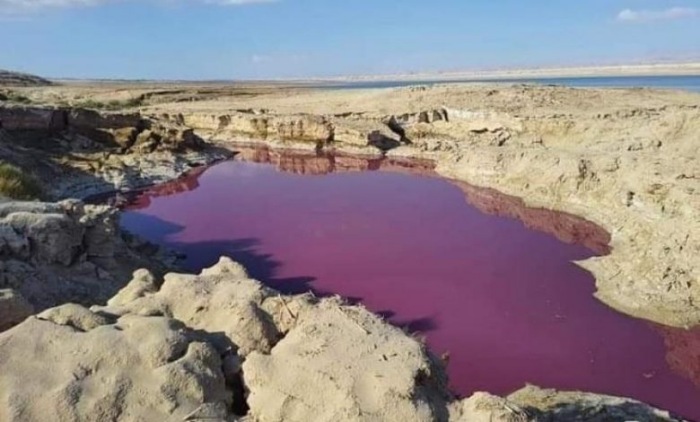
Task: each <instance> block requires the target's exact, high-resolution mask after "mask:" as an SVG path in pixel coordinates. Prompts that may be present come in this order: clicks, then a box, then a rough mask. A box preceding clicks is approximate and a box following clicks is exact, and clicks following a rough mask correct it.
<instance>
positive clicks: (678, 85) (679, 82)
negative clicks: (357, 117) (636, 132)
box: [324, 75, 700, 92]
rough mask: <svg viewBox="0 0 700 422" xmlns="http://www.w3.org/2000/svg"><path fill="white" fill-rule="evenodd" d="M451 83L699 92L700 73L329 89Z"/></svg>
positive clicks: (353, 85)
mask: <svg viewBox="0 0 700 422" xmlns="http://www.w3.org/2000/svg"><path fill="white" fill-rule="evenodd" d="M452 83H511V84H522V83H526V84H538V85H559V86H569V87H575V88H657V89H675V90H683V91H693V92H700V75H691V76H676V75H669V76H589V77H575V78H506V79H478V80H477V79H459V80H437V79H435V80H422V81H368V82H349V83H341V84H331V85H328V86H324V87H325V88H329V89H372V88H398V87H404V86H412V85H436V84H452Z"/></svg>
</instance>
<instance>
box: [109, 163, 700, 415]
mask: <svg viewBox="0 0 700 422" xmlns="http://www.w3.org/2000/svg"><path fill="white" fill-rule="evenodd" d="M248 158H253V159H255V160H256V161H275V163H276V164H277V167H280V168H283V169H286V170H292V171H295V172H298V173H327V172H332V171H336V173H332V174H326V175H316V176H310V175H300V174H292V173H289V172H283V171H279V169H278V168H276V167H275V166H272V165H269V164H258V163H250V162H240V161H237V162H224V163H221V164H218V165H216V166H213V167H211V168H210V169H208V170H206V171H204V172H202V171H199V172H197V173H196V174H192V175H190V177H188V178H186V179H183V180H182V181H179V182H177V183H173V184H169V185H166V186H164V187H161V188H156V189H154V190H151V191H149V192H146V193H145V194H143V195H142V196H141V197H139V198H137V200H136V201H135V202H134V203H133V205H132V206H131V209H130V210H129V211H127V212H126V213H125V215H124V217H123V226H124V227H126V228H127V229H129V230H131V231H133V232H136V233H139V234H141V235H143V236H145V237H146V238H149V239H150V240H152V241H155V242H157V243H161V244H165V245H168V246H171V247H173V248H175V249H177V250H179V251H182V252H184V253H185V254H187V260H186V266H187V267H188V269H190V270H193V271H198V270H199V269H201V268H203V267H207V266H209V265H211V264H213V263H215V262H216V261H217V260H218V257H219V256H221V255H228V256H231V257H233V258H234V259H236V260H238V261H239V262H241V263H243V264H244V265H246V267H247V268H248V269H249V272H250V273H251V275H252V276H254V277H255V278H257V279H259V280H262V281H264V282H266V283H267V284H269V285H271V286H273V287H275V288H277V289H280V290H282V291H285V292H292V293H296V292H305V291H307V290H310V289H311V290H314V291H315V292H316V293H318V294H339V295H342V296H345V297H348V298H352V299H353V300H358V301H361V302H362V303H364V304H365V305H366V306H367V307H368V308H369V309H371V310H373V311H375V312H380V313H382V314H384V315H386V316H388V317H389V319H390V320H391V321H392V322H393V323H394V324H397V325H400V326H407V327H408V328H409V329H410V330H413V331H418V332H421V333H423V334H424V335H425V337H426V338H427V342H428V344H429V346H430V347H431V349H432V351H433V352H434V353H435V354H437V355H441V354H443V353H444V352H449V366H448V373H449V376H450V379H451V385H452V388H453V389H454V391H456V392H457V393H459V394H461V395H465V396H466V395H469V394H471V393H472V392H474V391H489V392H492V393H496V394H508V393H510V392H513V391H514V390H516V389H519V388H521V387H523V386H524V385H525V384H526V383H533V384H537V385H541V386H546V387H552V388H559V389H575V390H587V391H595V392H599V393H607V394H612V395H621V396H628V397H633V398H636V399H639V400H642V401H645V402H648V403H651V404H654V405H656V406H659V407H662V408H666V409H669V410H672V411H674V412H676V413H678V414H680V415H682V416H684V417H686V418H692V419H697V420H700V389H698V387H697V385H700V332H699V331H697V330H696V331H683V330H675V329H668V328H662V327H657V326H652V325H651V324H649V323H647V322H644V321H640V320H635V319H631V318H628V317H626V316H623V315H621V314H618V313H617V312H615V311H613V310H611V309H609V308H607V307H606V306H604V305H603V304H601V303H600V302H598V301H597V300H596V299H594V298H593V292H594V280H593V278H592V276H591V275H590V274H589V273H587V272H586V271H584V270H582V269H581V268H579V267H577V266H576V265H575V264H573V263H572V261H574V260H582V259H585V258H588V257H591V256H594V255H596V254H599V253H605V252H607V247H606V243H607V241H608V236H607V234H606V233H605V232H604V231H602V230H601V229H599V228H598V227H596V226H594V225H592V224H591V223H588V222H586V221H584V220H581V219H578V218H576V217H573V216H570V215H566V214H558V213H554V212H550V211H545V210H534V209H528V208H526V207H524V206H523V205H522V202H521V201H519V200H517V199H514V198H511V197H506V196H502V195H500V194H498V193H496V192H494V191H489V190H482V189H477V188H474V187H471V186H468V185H464V184H456V183H451V182H449V181H445V180H441V179H438V178H435V177H428V176H425V175H416V174H410V172H407V171H405V170H406V167H405V166H397V165H389V166H384V167H390V169H392V170H397V169H399V170H401V169H403V170H404V171H403V172H400V173H399V172H392V171H364V172H341V173H337V172H338V171H341V170H343V171H348V170H359V169H367V168H370V169H375V170H376V169H381V168H382V163H381V162H378V161H366V160H356V159H344V160H339V159H328V158H321V159H316V158H313V157H306V158H304V157H301V158H298V157H291V158H290V157H284V156H280V157H277V159H276V160H274V159H271V158H270V157H269V156H264V157H263V159H261V156H260V155H258V154H253V155H252V156H251V155H250V154H249V155H248ZM348 160H349V161H348ZM421 171H422V172H423V173H426V174H429V173H430V172H429V170H426V169H423V170H421ZM470 202H471V204H470ZM505 216H508V217H505ZM509 217H510V218H509ZM528 227H534V228H536V229H537V230H534V229H531V228H528Z"/></svg>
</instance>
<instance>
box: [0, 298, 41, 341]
mask: <svg viewBox="0 0 700 422" xmlns="http://www.w3.org/2000/svg"><path fill="white" fill-rule="evenodd" d="M33 313H34V307H33V306H32V305H31V304H30V303H29V302H27V300H26V299H25V298H24V297H22V295H21V294H20V293H19V292H17V291H15V290H12V289H1V290H0V332H2V331H5V330H7V329H8V328H10V327H12V326H13V325H15V324H18V323H20V322H22V321H23V320H24V319H25V318H27V317H28V316H30V315H32V314H33Z"/></svg>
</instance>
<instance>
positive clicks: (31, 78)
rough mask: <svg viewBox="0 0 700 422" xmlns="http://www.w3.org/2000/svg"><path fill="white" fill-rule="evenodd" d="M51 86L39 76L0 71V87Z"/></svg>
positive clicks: (50, 83)
mask: <svg viewBox="0 0 700 422" xmlns="http://www.w3.org/2000/svg"><path fill="white" fill-rule="evenodd" d="M53 84H54V83H53V82H51V81H49V80H48V79H44V78H41V77H39V76H35V75H29V74H26V73H19V72H10V71H8V70H0V86H46V85H53Z"/></svg>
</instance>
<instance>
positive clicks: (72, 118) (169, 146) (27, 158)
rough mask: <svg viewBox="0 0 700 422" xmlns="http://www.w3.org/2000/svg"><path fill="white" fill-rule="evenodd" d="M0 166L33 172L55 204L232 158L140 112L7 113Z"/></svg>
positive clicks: (1, 114) (2, 112) (1, 119)
mask: <svg viewBox="0 0 700 422" xmlns="http://www.w3.org/2000/svg"><path fill="white" fill-rule="evenodd" d="M0 131H1V132H2V133H1V134H0V135H1V136H0V159H5V160H7V161H10V162H12V163H14V164H15V165H17V166H19V167H21V168H23V169H25V170H27V171H30V172H32V173H33V174H34V175H35V176H36V177H37V178H38V179H40V180H41V181H43V182H44V184H45V185H46V189H45V191H46V192H47V195H48V197H49V198H50V199H62V198H66V197H75V198H80V199H85V198H88V197H90V196H94V195H98V194H102V193H105V192H111V191H116V190H124V191H127V190H134V189H137V188H140V187H143V186H147V185H150V184H153V183H157V182H163V181H168V180H172V179H175V178H177V177H178V176H180V175H181V174H183V173H184V172H186V171H188V170H190V169H191V168H193V167H196V166H200V165H204V164H209V163H211V162H214V161H217V160H220V159H223V158H227V157H230V156H231V153H230V152H229V151H226V150H223V149H221V148H216V147H212V146H211V145H208V144H207V143H205V142H204V141H203V140H202V138H201V137H199V136H198V135H196V134H195V132H194V130H193V129H192V128H190V127H186V126H183V125H181V124H177V123H175V122H170V121H167V120H157V119H153V118H147V117H144V116H142V115H141V114H139V113H114V112H113V113H108V112H102V111H99V112H98V111H95V110H88V109H81V108H55V107H0Z"/></svg>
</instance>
